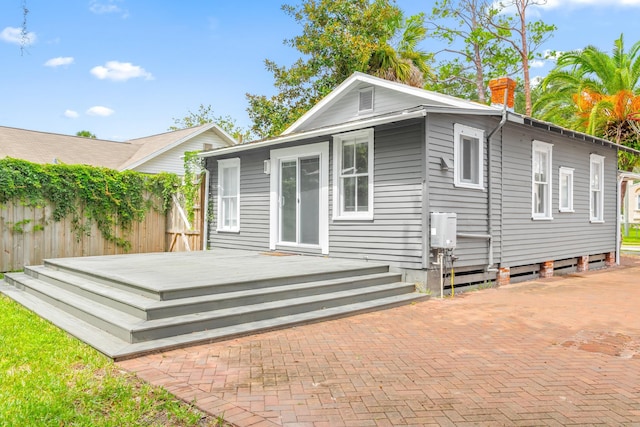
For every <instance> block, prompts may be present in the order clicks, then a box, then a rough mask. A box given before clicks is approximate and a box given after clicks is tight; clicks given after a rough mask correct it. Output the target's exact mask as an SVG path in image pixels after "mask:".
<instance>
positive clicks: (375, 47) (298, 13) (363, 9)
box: [247, 0, 431, 138]
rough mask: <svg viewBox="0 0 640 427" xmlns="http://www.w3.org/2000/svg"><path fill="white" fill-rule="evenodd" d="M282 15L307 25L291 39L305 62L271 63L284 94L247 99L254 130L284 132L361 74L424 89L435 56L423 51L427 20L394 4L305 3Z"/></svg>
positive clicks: (365, 0)
mask: <svg viewBox="0 0 640 427" xmlns="http://www.w3.org/2000/svg"><path fill="white" fill-rule="evenodd" d="M282 10H283V11H284V12H285V13H286V14H288V15H289V16H291V17H292V18H293V19H294V20H295V21H296V22H297V23H299V24H300V25H301V26H302V33H301V34H300V35H298V36H296V37H293V38H291V39H288V40H285V44H287V45H289V46H291V47H293V48H295V49H296V50H298V51H299V52H300V54H301V55H302V57H301V58H300V59H298V60H297V61H296V62H295V63H294V64H293V65H291V66H290V67H283V66H278V65H277V64H275V63H274V62H273V61H270V60H266V61H265V67H266V68H267V70H268V71H270V72H271V73H272V74H273V77H274V85H275V87H276V89H277V91H278V93H277V94H276V95H274V96H271V97H266V96H263V95H253V94H247V100H248V101H249V108H248V109H247V111H248V113H249V117H250V118H251V119H252V121H253V126H252V131H253V132H254V133H256V134H257V135H259V136H260V137H263V138H264V137H269V136H273V135H277V134H279V133H281V132H282V131H283V130H284V129H286V128H287V127H288V126H289V125H291V124H292V123H293V122H295V121H296V120H297V119H298V118H299V117H300V116H302V115H303V114H304V113H305V112H306V111H308V110H309V109H310V108H311V107H312V106H313V105H315V104H316V103H317V102H318V101H320V99H322V98H323V97H324V96H326V95H327V94H328V93H329V92H331V91H332V90H333V89H334V88H335V87H336V86H337V85H339V84H340V83H342V82H343V81H344V80H345V79H346V78H348V77H349V76H350V75H351V74H353V73H354V72H356V71H359V72H364V73H368V74H371V75H376V76H379V77H383V78H386V79H389V80H394V81H401V82H404V83H407V84H411V85H414V86H418V87H422V86H423V84H424V80H425V77H426V76H427V75H428V74H429V73H430V67H429V63H430V62H431V54H429V53H427V52H425V51H422V50H420V49H418V44H419V43H420V42H421V41H422V40H424V38H425V36H426V29H425V27H424V17H423V16H422V15H421V14H419V15H416V16H412V17H409V18H408V19H406V20H405V18H404V16H403V14H402V11H401V10H400V9H399V8H398V7H397V6H395V4H394V3H393V1H391V0H371V1H370V0H304V1H303V2H302V3H301V4H299V5H295V6H294V5H284V6H283V7H282Z"/></svg>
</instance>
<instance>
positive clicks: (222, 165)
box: [216, 157, 240, 232]
mask: <svg viewBox="0 0 640 427" xmlns="http://www.w3.org/2000/svg"><path fill="white" fill-rule="evenodd" d="M228 168H236V175H237V176H236V182H237V183H238V188H237V192H238V196H237V202H236V226H235V227H234V226H230V227H225V226H224V225H223V224H222V217H223V215H222V191H221V188H222V185H221V183H222V177H223V174H222V171H223V170H224V169H228ZM217 215H218V218H217V219H216V231H221V232H238V231H240V158H238V157H235V158H233V159H222V160H218V209H217Z"/></svg>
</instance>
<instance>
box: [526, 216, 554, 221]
mask: <svg viewBox="0 0 640 427" xmlns="http://www.w3.org/2000/svg"><path fill="white" fill-rule="evenodd" d="M531 219H532V220H534V221H553V217H552V216H533V217H531Z"/></svg>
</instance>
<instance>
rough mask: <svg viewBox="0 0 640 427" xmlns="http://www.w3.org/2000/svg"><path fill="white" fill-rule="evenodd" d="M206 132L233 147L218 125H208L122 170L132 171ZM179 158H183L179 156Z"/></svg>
mask: <svg viewBox="0 0 640 427" xmlns="http://www.w3.org/2000/svg"><path fill="white" fill-rule="evenodd" d="M208 130H213V131H214V132H215V133H217V134H218V135H219V136H220V137H222V138H223V140H225V141H224V143H225V144H226V145H227V146H228V147H229V146H231V145H233V141H235V140H234V139H233V138H232V137H231V136H230V135H229V134H228V133H226V132H225V131H224V130H222V129H220V127H219V126H218V125H216V124H215V123H209V124H208V125H207V126H203V127H202V128H201V129H198V131H197V132H193V133H190V134H189V135H186V136H184V137H182V138H180V139H179V140H177V141H175V142H172V143H171V144H167V145H165V146H164V147H162V148H161V149H160V150H157V151H154V152H153V153H151V154H149V155H147V156H146V157H143V158H142V159H140V160H138V161H137V162H135V163H132V164H130V165H128V166H127V167H126V168H124V169H123V170H133V169H135V168H137V167H138V166H140V165H143V164H145V163H147V162H148V161H150V160H153V159H155V158H156V157H158V156H159V155H161V154H164V153H166V152H167V151H169V150H171V149H173V148H176V147H178V146H180V144H182V143H184V142H186V141H188V140H190V139H192V138H195V137H196V136H198V135H201V134H203V133H205V132H206V131H208ZM142 147H144V145H142V146H140V148H142ZM181 158H184V156H181Z"/></svg>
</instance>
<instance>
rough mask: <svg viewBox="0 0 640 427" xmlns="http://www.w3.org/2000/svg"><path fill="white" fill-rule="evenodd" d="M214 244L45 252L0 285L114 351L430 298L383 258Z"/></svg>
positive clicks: (144, 349) (118, 355)
mask: <svg viewBox="0 0 640 427" xmlns="http://www.w3.org/2000/svg"><path fill="white" fill-rule="evenodd" d="M211 252H213V251H207V252H202V253H191V254H144V255H124V256H123V255H116V256H108V257H85V258H65V259H53V260H46V261H45V263H44V265H41V266H31V267H25V270H24V272H21V273H7V274H6V275H5V282H6V283H4V284H2V282H0V291H1V292H2V293H4V294H5V295H7V296H9V297H11V298H13V299H14V300H16V301H17V302H19V303H21V304H22V305H24V306H26V307H27V308H29V309H30V310H32V311H34V312H36V313H37V314H39V315H40V316H42V317H44V318H46V319H48V320H50V321H51V322H52V323H54V324H56V325H58V326H59V327H61V328H62V329H64V330H66V331H67V332H69V333H71V334H72V335H74V336H76V337H78V338H79V339H81V340H83V341H85V342H86V343H88V344H89V345H91V346H93V347H95V348H96V349H98V350H99V351H101V352H103V353H104V354H106V355H108V356H109V357H112V358H114V359H124V358H130V357H136V356H138V355H141V354H145V353H149V352H154V351H158V350H165V349H171V348H178V347H184V346H188V345H192V344H195V343H203V342H211V341H216V340H222V339H228V338H231V337H234V336H240V335H246V334H250V333H255V332H259V331H264V330H269V329H277V328H282V327H287V326H291V325H295V324H302V323H308V322H314V321H319V320H323V319H330V318H336V317H343V316H347V315H350V314H355V313H361V312H365V311H372V310H377V309H382V308H386V307H390V306H396V305H401V304H407V303H410V302H412V301H416V300H420V299H423V298H427V296H426V295H424V294H418V293H416V292H415V287H414V285H413V284H410V283H403V282H402V281H401V275H400V274H399V273H392V272H390V271H389V267H388V266H387V265H380V264H372V263H365V262H361V261H357V262H354V261H348V260H330V259H327V258H320V257H309V256H307V257H302V256H287V257H274V256H266V255H261V254H256V253H249V252H239V251H231V252H232V253H231V254H229V252H230V251H225V253H224V254H222V255H220V256H219V257H216V256H215V254H212V253H211ZM232 255H235V256H232Z"/></svg>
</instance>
